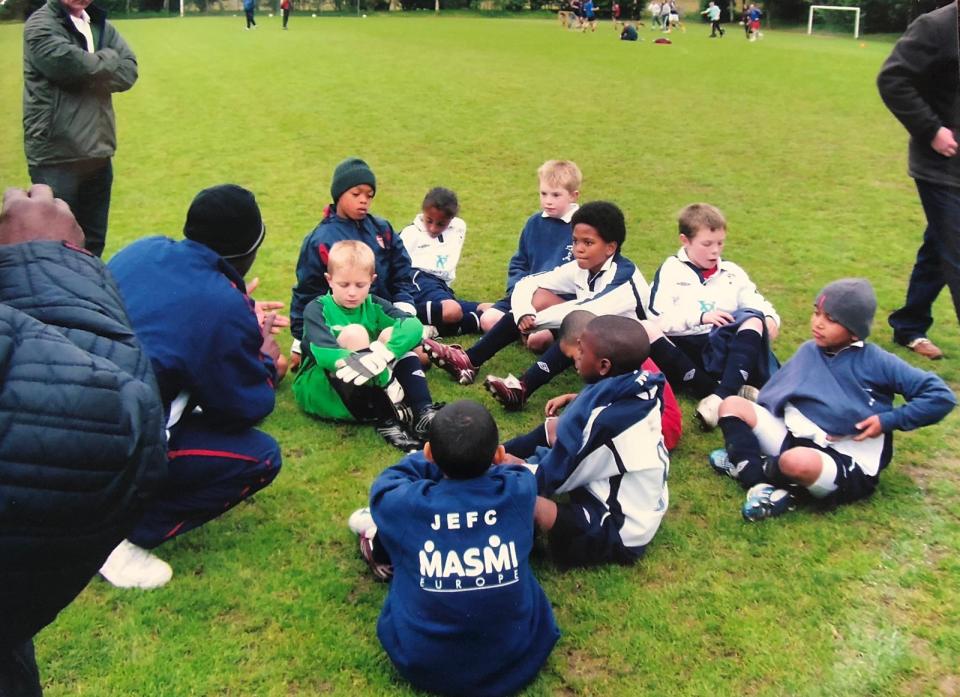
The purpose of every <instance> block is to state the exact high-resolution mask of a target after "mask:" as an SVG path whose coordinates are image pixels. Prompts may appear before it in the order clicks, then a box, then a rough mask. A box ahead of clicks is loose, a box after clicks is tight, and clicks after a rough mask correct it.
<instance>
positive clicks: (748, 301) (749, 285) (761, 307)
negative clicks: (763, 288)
mask: <svg viewBox="0 0 960 697" xmlns="http://www.w3.org/2000/svg"><path fill="white" fill-rule="evenodd" d="M734 268H735V269H736V271H737V274H738V276H739V278H738V281H739V282H740V287H739V289H738V290H737V309H738V310H744V309H750V310H757V311H758V312H762V313H763V316H764V317H772V318H773V321H774V322H776V323H777V326H778V327H779V326H780V315H778V314H777V311H776V310H775V309H774V307H773V304H772V303H771V302H770V301H769V300H767V299H766V298H765V297H763V296H762V295H761V294H760V291H758V290H757V284H756V283H754V282H753V281H751V280H750V276H748V275H747V272H746V271H744V270H743V269H742V268H741V267H739V266H735V267H734Z"/></svg>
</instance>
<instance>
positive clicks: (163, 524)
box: [100, 184, 286, 588]
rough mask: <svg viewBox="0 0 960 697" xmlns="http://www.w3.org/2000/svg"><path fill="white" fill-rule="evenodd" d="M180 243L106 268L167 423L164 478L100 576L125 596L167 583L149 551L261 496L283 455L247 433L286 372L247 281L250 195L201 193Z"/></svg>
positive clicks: (267, 439) (163, 242) (255, 227)
mask: <svg viewBox="0 0 960 697" xmlns="http://www.w3.org/2000/svg"><path fill="white" fill-rule="evenodd" d="M183 235H184V238H185V239H182V240H173V239H170V238H168V237H160V236H157V237H145V238H143V239H141V240H138V241H137V242H134V243H133V244H131V245H129V246H127V247H125V248H123V249H121V250H120V251H119V252H117V254H116V255H114V257H113V258H112V259H110V263H109V265H108V268H109V269H110V272H111V273H112V274H113V277H114V278H115V279H116V281H117V285H118V286H119V288H120V294H121V296H122V297H123V301H124V302H125V303H126V306H127V311H128V313H129V315H130V322H131V323H132V324H133V328H134V330H135V331H136V332H137V338H139V339H140V341H141V342H142V343H143V348H144V351H145V352H146V353H147V355H148V356H149V357H150V361H151V363H152V364H153V369H154V372H155V373H156V376H157V382H158V383H159V386H160V396H161V398H162V400H163V406H164V408H165V410H166V415H167V432H168V434H169V435H168V447H169V472H170V473H169V477H168V479H167V482H166V483H165V485H164V487H163V488H162V489H161V491H160V492H159V494H158V496H157V497H156V498H155V499H154V500H153V501H152V502H151V503H150V505H149V506H148V507H147V510H146V513H145V514H144V516H143V517H142V518H141V519H140V522H139V523H138V524H137V526H136V528H134V530H133V531H132V532H131V533H130V535H128V537H127V539H126V540H124V541H123V542H122V543H121V544H120V545H119V546H118V547H117V548H116V549H115V550H114V551H113V553H112V554H111V555H110V558H108V559H107V561H106V563H105V564H104V565H103V567H102V568H101V569H100V574H101V575H102V576H103V577H104V578H105V579H107V581H109V582H110V583H112V584H113V585H115V586H118V587H121V588H129V587H135V588H155V587H157V586H162V585H163V584H165V583H166V582H167V581H169V580H170V577H171V576H172V574H173V571H172V569H171V568H170V565H169V564H167V563H166V562H165V561H163V560H161V559H159V558H157V557H156V556H155V555H154V554H153V553H152V552H150V551H149V550H152V549H154V548H156V547H158V546H159V545H161V544H163V543H164V542H166V541H168V540H171V539H173V538H174V537H176V536H178V535H182V534H183V533H185V532H188V531H190V530H193V529H194V528H197V527H199V526H201V525H203V524H205V523H207V522H208V521H211V520H213V519H214V518H217V517H218V516H221V515H223V514H224V513H226V512H227V511H228V510H229V509H230V508H232V507H234V506H236V505H237V504H238V503H240V502H241V501H243V500H245V499H247V498H249V497H250V496H252V495H253V494H255V493H256V492H258V491H259V490H261V489H263V488H264V487H266V486H268V485H269V484H270V483H271V482H272V481H273V480H274V478H275V477H276V476H277V473H278V472H279V471H280V465H281V457H280V446H279V445H278V444H277V441H276V440H274V439H273V438H272V437H271V436H269V435H268V434H266V433H264V432H263V431H260V430H257V429H256V428H255V426H256V425H257V424H258V423H259V422H260V421H262V420H263V419H264V418H266V417H267V416H268V415H269V414H270V412H272V411H273V407H274V403H275V398H276V397H275V390H276V386H277V384H278V383H279V381H280V379H281V378H282V377H283V374H284V372H285V370H286V364H285V361H284V360H283V358H282V356H280V349H279V347H278V346H277V342H276V341H275V340H274V338H273V334H272V328H273V325H274V322H275V320H276V317H275V315H274V314H272V313H270V314H266V315H265V316H264V318H263V320H262V321H261V320H260V319H259V318H258V314H257V310H258V306H257V304H256V303H254V301H253V299H252V298H250V297H249V295H248V294H247V285H246V283H245V281H244V276H246V274H247V272H248V271H249V270H250V268H251V267H252V266H253V263H254V261H255V260H256V258H257V252H258V251H259V250H260V245H261V244H263V241H264V238H265V236H266V227H265V226H264V224H263V220H262V218H261V217H260V208H259V206H258V205H257V202H256V199H255V198H254V196H253V194H252V193H251V192H250V191H248V190H246V189H244V188H242V187H239V186H236V185H234V184H223V185H220V186H214V187H211V188H209V189H204V190H203V191H201V192H200V193H199V194H197V195H196V196H195V197H194V199H193V202H192V203H191V204H190V208H189V210H188V211H187V217H186V222H185V223H184V226H183Z"/></svg>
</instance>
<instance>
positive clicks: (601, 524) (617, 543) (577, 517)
mask: <svg viewBox="0 0 960 697" xmlns="http://www.w3.org/2000/svg"><path fill="white" fill-rule="evenodd" d="M618 522H619V521H618V520H617V518H616V516H615V515H614V514H613V513H612V512H611V511H610V510H608V509H607V508H606V506H604V505H603V504H602V503H600V502H599V501H597V500H596V499H595V498H594V497H593V496H591V495H590V494H589V493H587V492H586V491H583V490H574V491H572V492H570V501H569V503H558V504H557V520H556V522H555V523H554V524H553V528H551V530H550V533H549V540H550V553H551V555H552V556H553V560H554V562H555V563H556V564H557V565H558V566H561V567H572V566H593V565H595V564H609V563H616V564H633V563H634V562H635V561H636V560H637V559H639V558H640V557H642V556H643V553H644V551H646V547H626V546H624V544H623V541H622V540H621V539H620V531H619V526H618Z"/></svg>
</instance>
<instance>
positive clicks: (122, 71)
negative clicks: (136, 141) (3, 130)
mask: <svg viewBox="0 0 960 697" xmlns="http://www.w3.org/2000/svg"><path fill="white" fill-rule="evenodd" d="M87 14H88V15H90V28H91V31H92V33H93V42H94V48H95V49H96V52H95V53H90V52H88V51H87V50H86V41H85V40H84V38H83V34H81V33H80V32H79V31H78V30H77V28H76V27H75V26H74V24H73V21H72V20H71V19H70V15H69V14H68V13H67V11H66V9H65V8H64V7H63V5H62V4H61V3H60V0H47V3H46V4H45V5H43V6H42V7H41V8H40V9H39V10H37V11H36V12H34V13H33V14H32V15H30V18H29V19H28V20H27V22H26V24H25V25H24V28H23V147H24V150H25V151H26V154H27V164H29V165H31V166H35V165H52V164H60V163H64V162H76V161H79V160H90V159H96V158H103V157H113V153H114V151H116V149H117V133H116V125H115V122H114V116H113V103H112V101H111V97H110V95H111V94H112V93H113V92H123V91H125V90H128V89H130V88H131V87H133V83H135V82H136V81H137V57H136V56H135V55H133V51H131V50H130V47H129V46H127V44H126V42H125V41H124V40H123V39H122V38H121V37H120V34H118V33H117V30H116V29H114V27H113V25H112V24H110V23H109V22H107V21H106V16H107V15H106V13H105V12H104V11H103V10H101V9H100V8H98V7H96V6H94V5H90V6H89V7H88V8H87Z"/></svg>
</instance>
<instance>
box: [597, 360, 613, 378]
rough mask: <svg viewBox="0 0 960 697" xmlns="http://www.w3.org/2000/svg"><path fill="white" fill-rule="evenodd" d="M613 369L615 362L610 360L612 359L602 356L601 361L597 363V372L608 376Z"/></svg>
mask: <svg viewBox="0 0 960 697" xmlns="http://www.w3.org/2000/svg"><path fill="white" fill-rule="evenodd" d="M611 370H613V363H611V362H610V359H609V358H601V359H600V363H599V364H597V372H598V373H600V374H601V375H603V376H604V377H606V376H607V375H609V374H610V371H611Z"/></svg>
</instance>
